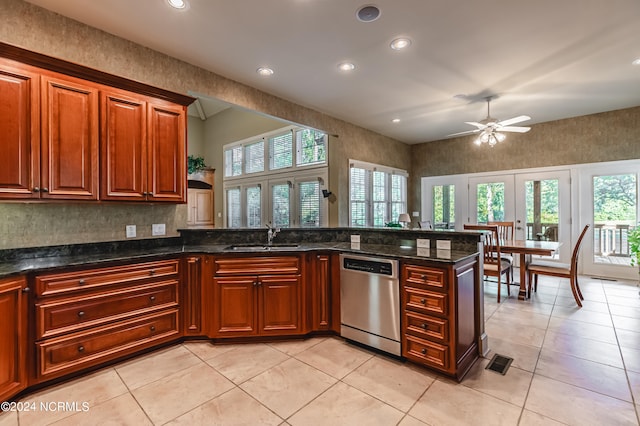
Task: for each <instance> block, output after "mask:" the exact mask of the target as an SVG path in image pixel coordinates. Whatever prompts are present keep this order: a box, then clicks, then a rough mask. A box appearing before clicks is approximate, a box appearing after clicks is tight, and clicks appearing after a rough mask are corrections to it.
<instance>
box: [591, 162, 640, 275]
mask: <svg viewBox="0 0 640 426" xmlns="http://www.w3.org/2000/svg"><path fill="white" fill-rule="evenodd" d="M637 191H638V189H637V182H636V175H635V174H624V175H613V176H596V177H594V178H593V249H594V250H593V252H594V260H595V263H608V264H619V265H630V264H631V263H630V261H631V257H630V255H629V241H628V232H629V229H630V228H633V227H634V226H635V225H636V217H637V212H636V206H637V203H638V201H637V193H638V192H637Z"/></svg>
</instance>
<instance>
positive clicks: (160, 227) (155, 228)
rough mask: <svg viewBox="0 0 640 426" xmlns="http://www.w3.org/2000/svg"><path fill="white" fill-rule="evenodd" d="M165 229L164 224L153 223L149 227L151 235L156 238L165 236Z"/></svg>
mask: <svg viewBox="0 0 640 426" xmlns="http://www.w3.org/2000/svg"><path fill="white" fill-rule="evenodd" d="M166 233H167V232H166V227H165V225H164V223H154V224H153V225H151V235H153V236H158V235H164V234H166Z"/></svg>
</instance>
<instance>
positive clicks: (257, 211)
mask: <svg viewBox="0 0 640 426" xmlns="http://www.w3.org/2000/svg"><path fill="white" fill-rule="evenodd" d="M260 192H261V191H260V186H251V187H248V188H247V226H248V227H249V228H261V227H262V216H261V215H262V203H261V198H260Z"/></svg>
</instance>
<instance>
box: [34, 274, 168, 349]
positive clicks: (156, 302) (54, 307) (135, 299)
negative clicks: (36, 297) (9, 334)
mask: <svg viewBox="0 0 640 426" xmlns="http://www.w3.org/2000/svg"><path fill="white" fill-rule="evenodd" d="M177 306H178V281H177V280H171V281H164V282H160V283H152V284H149V285H145V286H139V287H135V288H132V289H124V290H119V291H111V292H105V293H101V294H97V295H92V296H82V297H75V298H68V299H64V300H58V301H55V302H46V303H38V304H36V339H42V338H44V337H51V336H55V335H58V334H61V333H69V332H72V331H77V330H80V329H83V328H87V327H91V326H96V325H101V324H104V323H106V322H110V321H115V320H120V319H125V318H127V317H132V316H139V315H141V314H145V313H149V312H152V311H157V310H160V309H164V308H173V307H177Z"/></svg>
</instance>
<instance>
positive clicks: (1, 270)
mask: <svg viewBox="0 0 640 426" xmlns="http://www.w3.org/2000/svg"><path fill="white" fill-rule="evenodd" d="M232 245H234V244H220V243H219V242H216V243H204V244H196V243H192V244H183V243H182V240H181V239H180V238H170V239H159V240H136V241H135V242H129V241H122V242H108V243H91V244H77V245H69V246H53V247H41V248H30V249H13V250H11V249H9V250H0V278H2V277H6V276H10V275H16V274H22V273H35V272H47V271H50V270H53V269H58V268H69V267H80V266H96V267H99V266H100V265H101V264H106V263H109V262H119V261H138V260H140V261H144V260H146V259H155V258H162V257H170V256H175V255H178V254H182V253H193V254H197V253H201V254H218V255H222V254H245V255H265V254H269V255H274V254H284V253H300V252H307V251H315V250H322V251H338V252H344V253H351V254H361V255H367V256H377V257H391V258H398V259H411V260H422V261H431V262H440V263H443V264H452V263H456V262H459V261H462V260H465V259H467V258H469V257H472V256H475V255H477V251H474V250H471V249H469V250H464V249H463V250H436V249H435V248H431V249H417V248H416V247H411V246H405V245H400V244H366V243H363V244H359V245H352V244H351V243H348V242H307V243H299V244H296V243H290V244H287V243H279V244H274V246H273V247H272V248H270V249H259V248H256V247H255V245H254V247H249V246H248V245H247V244H239V243H236V244H235V245H236V246H237V248H236V249H230V246H232ZM283 245H285V247H283ZM292 246H295V247H292Z"/></svg>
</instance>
